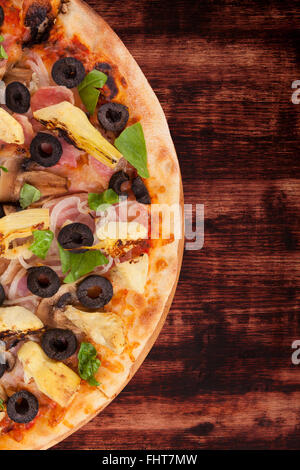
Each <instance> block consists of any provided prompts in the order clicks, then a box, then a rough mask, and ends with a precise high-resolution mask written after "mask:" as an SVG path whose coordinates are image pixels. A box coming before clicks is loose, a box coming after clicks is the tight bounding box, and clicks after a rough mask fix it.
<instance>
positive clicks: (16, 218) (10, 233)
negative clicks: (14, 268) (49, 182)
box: [0, 209, 49, 259]
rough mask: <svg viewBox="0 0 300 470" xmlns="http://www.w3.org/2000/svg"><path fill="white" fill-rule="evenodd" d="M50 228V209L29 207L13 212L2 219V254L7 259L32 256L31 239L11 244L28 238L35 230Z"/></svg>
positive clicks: (0, 221) (0, 248)
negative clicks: (19, 243)
mask: <svg viewBox="0 0 300 470" xmlns="http://www.w3.org/2000/svg"><path fill="white" fill-rule="evenodd" d="M48 228H49V209H27V210H25V211H20V212H13V213H12V214H9V215H7V216H5V217H3V218H2V219H0V256H3V257H5V258H7V259H14V258H17V257H18V256H19V255H20V254H22V255H23V256H24V257H30V256H32V252H31V251H29V250H28V247H29V245H30V243H31V242H30V241H28V240H26V241H25V243H23V244H22V245H19V246H15V247H14V246H11V244H13V242H14V240H18V239H19V240H20V239H27V238H28V237H30V236H31V235H32V232H33V231H34V230H37V229H40V230H47V229H48Z"/></svg>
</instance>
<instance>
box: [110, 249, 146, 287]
mask: <svg viewBox="0 0 300 470" xmlns="http://www.w3.org/2000/svg"><path fill="white" fill-rule="evenodd" d="M148 267H149V256H148V255H147V254H144V255H142V256H140V257H139V258H136V259H133V260H130V261H125V262H124V263H119V264H118V265H117V266H116V268H114V269H113V271H112V275H116V277H117V278H118V279H117V281H119V282H118V284H119V285H120V287H123V288H127V289H132V290H134V291H136V292H138V293H139V294H143V292H144V290H145V285H146V281H147V274H148Z"/></svg>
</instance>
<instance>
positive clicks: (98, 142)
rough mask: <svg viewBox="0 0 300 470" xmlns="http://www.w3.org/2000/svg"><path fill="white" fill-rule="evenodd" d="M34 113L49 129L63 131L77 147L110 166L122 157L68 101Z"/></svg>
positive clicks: (112, 166)
mask: <svg viewBox="0 0 300 470" xmlns="http://www.w3.org/2000/svg"><path fill="white" fill-rule="evenodd" d="M33 115H34V118H35V119H37V120H38V121H40V122H41V123H42V124H44V125H45V126H46V127H47V129H57V130H60V131H62V133H63V134H64V135H65V136H66V137H67V138H68V140H70V141H71V142H72V143H73V145H75V147H77V148H79V149H81V150H84V151H86V152H87V153H89V154H90V155H92V156H93V157H95V158H96V159H97V160H99V161H101V162H102V163H104V164H105V165H107V166H109V167H110V168H114V167H115V166H116V165H117V163H118V161H119V160H120V158H121V157H122V155H121V153H120V152H119V151H118V150H117V149H116V148H115V147H114V146H113V145H111V144H110V143H109V142H108V141H107V140H106V139H105V138H104V137H103V136H102V134H101V133H100V132H99V131H97V129H96V128H95V127H94V126H93V125H92V124H91V123H90V121H89V120H88V118H87V116H86V114H85V113H84V112H83V111H82V110H81V109H79V108H77V107H76V106H74V105H72V104H71V103H69V102H67V101H63V102H62V103H59V104H55V105H53V106H48V107H47V108H42V109H40V110H38V111H36V112H35V113H33Z"/></svg>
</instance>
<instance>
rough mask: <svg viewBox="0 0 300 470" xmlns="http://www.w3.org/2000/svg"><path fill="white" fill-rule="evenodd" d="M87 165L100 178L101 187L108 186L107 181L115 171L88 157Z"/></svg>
mask: <svg viewBox="0 0 300 470" xmlns="http://www.w3.org/2000/svg"><path fill="white" fill-rule="evenodd" d="M89 164H90V166H91V167H92V169H93V170H95V172H96V173H97V174H98V175H99V176H100V177H101V181H102V184H103V186H108V183H109V180H110V178H111V176H112V175H113V173H114V172H115V170H113V169H112V168H109V167H108V166H106V165H104V163H101V162H99V160H97V159H96V158H94V157H92V156H91V155H89Z"/></svg>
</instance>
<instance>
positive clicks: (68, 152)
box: [53, 139, 84, 169]
mask: <svg viewBox="0 0 300 470" xmlns="http://www.w3.org/2000/svg"><path fill="white" fill-rule="evenodd" d="M59 141H60V143H61V145H62V148H63V154H62V156H61V158H60V160H59V162H58V163H57V165H55V166H54V167H53V168H54V169H55V168H60V167H61V166H62V165H66V166H68V167H70V168H76V167H77V162H78V158H79V157H80V155H83V153H84V152H82V150H79V149H77V148H76V147H74V145H71V144H68V143H67V142H66V141H65V140H64V139H59Z"/></svg>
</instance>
